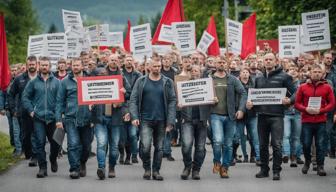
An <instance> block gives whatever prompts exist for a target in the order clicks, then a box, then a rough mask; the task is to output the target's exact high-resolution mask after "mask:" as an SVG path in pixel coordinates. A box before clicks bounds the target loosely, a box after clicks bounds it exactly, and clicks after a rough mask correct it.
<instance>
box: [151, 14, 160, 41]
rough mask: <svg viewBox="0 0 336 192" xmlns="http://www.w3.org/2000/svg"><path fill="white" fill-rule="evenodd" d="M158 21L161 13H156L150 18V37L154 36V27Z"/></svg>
mask: <svg viewBox="0 0 336 192" xmlns="http://www.w3.org/2000/svg"><path fill="white" fill-rule="evenodd" d="M160 19H161V12H158V13H157V14H156V15H155V16H154V17H152V18H151V29H152V37H153V36H154V33H155V30H156V27H157V26H158V24H159V22H160Z"/></svg>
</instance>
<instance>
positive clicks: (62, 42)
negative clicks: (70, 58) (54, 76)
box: [44, 33, 67, 65]
mask: <svg viewBox="0 0 336 192" xmlns="http://www.w3.org/2000/svg"><path fill="white" fill-rule="evenodd" d="M46 45H47V46H46V55H44V56H47V57H49V59H50V62H51V64H54V65H56V64H57V62H58V60H59V59H60V58H64V59H66V58H67V37H66V36H65V33H51V34H46Z"/></svg>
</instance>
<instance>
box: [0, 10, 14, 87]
mask: <svg viewBox="0 0 336 192" xmlns="http://www.w3.org/2000/svg"><path fill="white" fill-rule="evenodd" d="M10 80H11V72H10V69H9V62H8V51H7V43H6V32H5V19H4V15H3V13H0V88H1V90H3V91H5V90H6V89H7V87H8V85H9V83H10Z"/></svg>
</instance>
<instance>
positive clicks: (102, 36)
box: [86, 24, 109, 46]
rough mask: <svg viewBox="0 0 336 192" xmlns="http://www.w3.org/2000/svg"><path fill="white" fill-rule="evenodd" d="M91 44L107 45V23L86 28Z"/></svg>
mask: <svg viewBox="0 0 336 192" xmlns="http://www.w3.org/2000/svg"><path fill="white" fill-rule="evenodd" d="M86 29H87V32H88V34H89V37H90V43H91V46H109V25H108V24H102V25H92V26H89V27H87V28H86Z"/></svg>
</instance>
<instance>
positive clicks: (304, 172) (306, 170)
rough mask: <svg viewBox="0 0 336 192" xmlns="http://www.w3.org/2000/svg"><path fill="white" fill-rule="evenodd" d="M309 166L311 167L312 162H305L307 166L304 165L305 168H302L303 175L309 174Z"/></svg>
mask: <svg viewBox="0 0 336 192" xmlns="http://www.w3.org/2000/svg"><path fill="white" fill-rule="evenodd" d="M309 166H310V162H305V164H304V165H303V167H302V170H301V172H302V173H303V174H307V173H308V170H309Z"/></svg>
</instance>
